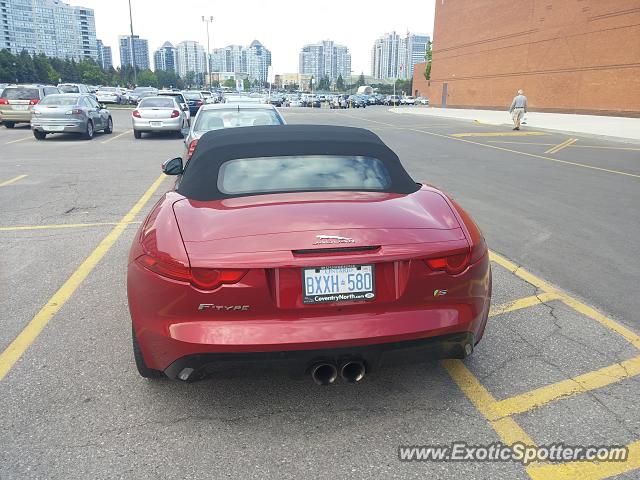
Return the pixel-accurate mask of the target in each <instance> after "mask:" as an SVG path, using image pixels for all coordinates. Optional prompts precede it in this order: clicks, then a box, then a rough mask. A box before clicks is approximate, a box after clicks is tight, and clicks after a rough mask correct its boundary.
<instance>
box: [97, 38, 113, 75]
mask: <svg viewBox="0 0 640 480" xmlns="http://www.w3.org/2000/svg"><path fill="white" fill-rule="evenodd" d="M96 44H97V47H98V59H97V62H98V65H100V66H101V67H102V68H103V69H105V70H107V69H109V68H111V67H113V55H112V54H111V47H108V46H106V45H105V44H103V43H102V40H96Z"/></svg>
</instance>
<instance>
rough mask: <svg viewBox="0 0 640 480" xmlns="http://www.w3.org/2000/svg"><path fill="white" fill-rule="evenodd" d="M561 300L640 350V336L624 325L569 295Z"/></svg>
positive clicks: (563, 296)
mask: <svg viewBox="0 0 640 480" xmlns="http://www.w3.org/2000/svg"><path fill="white" fill-rule="evenodd" d="M561 300H562V301H563V302H564V303H565V304H566V305H567V306H569V307H571V308H573V309H574V310H575V311H577V312H579V313H581V314H583V315H585V316H587V317H589V318H591V319H593V320H595V321H596V322H598V323H600V324H601V325H603V326H605V327H607V328H608V329H609V330H612V331H614V332H616V333H617V334H618V335H620V336H621V337H622V338H624V339H625V340H626V341H627V342H629V343H630V344H631V345H633V346H634V347H636V348H637V349H638V350H640V336H639V335H637V334H636V333H635V332H632V331H631V330H629V329H628V328H627V327H625V326H623V325H622V324H620V323H618V322H616V321H615V320H612V319H611V318H609V317H607V316H606V315H603V314H602V313H600V312H598V311H597V310H595V309H594V308H592V307H590V306H589V305H585V304H584V303H582V302H580V301H578V300H576V299H575V298H572V297H570V296H568V295H564V294H563V295H562V298H561Z"/></svg>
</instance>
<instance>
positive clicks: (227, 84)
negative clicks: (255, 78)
mask: <svg viewBox="0 0 640 480" xmlns="http://www.w3.org/2000/svg"><path fill="white" fill-rule="evenodd" d="M222 86H224V87H227V88H236V80H235V79H234V78H227V79H226V80H225V81H224V83H223V84H222Z"/></svg>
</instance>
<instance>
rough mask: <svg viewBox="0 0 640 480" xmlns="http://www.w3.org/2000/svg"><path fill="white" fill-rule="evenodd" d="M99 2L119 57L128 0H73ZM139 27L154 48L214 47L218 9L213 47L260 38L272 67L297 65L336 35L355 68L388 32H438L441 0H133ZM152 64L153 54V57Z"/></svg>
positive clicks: (100, 33)
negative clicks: (309, 47) (309, 48)
mask: <svg viewBox="0 0 640 480" xmlns="http://www.w3.org/2000/svg"><path fill="white" fill-rule="evenodd" d="M66 1H68V2H69V3H70V4H72V5H81V6H85V7H89V8H93V9H94V10H95V16H96V31H97V32H96V33H97V38H98V39H100V40H102V41H103V42H104V43H105V45H109V46H111V48H112V50H113V63H114V66H117V65H119V64H120V53H119V49H118V35H128V34H129V4H128V1H127V0H107V1H105V0H66ZM131 5H132V11H133V33H134V34H135V35H140V37H141V38H146V39H147V40H148V41H149V55H150V56H152V55H153V52H154V50H155V49H156V48H158V47H159V46H160V45H162V44H163V43H164V42H165V41H167V40H168V41H170V42H171V43H173V44H174V45H175V44H177V43H179V42H181V41H182V40H195V41H197V42H200V43H201V44H202V45H203V46H204V48H205V49H206V48H207V33H206V25H205V24H204V23H203V22H202V19H201V17H202V15H207V16H208V15H213V18H214V22H213V24H212V25H211V26H210V30H209V34H210V38H211V43H210V45H211V48H212V49H213V48H217V47H224V46H227V45H231V44H238V45H248V44H249V43H251V42H252V41H253V40H256V39H257V40H259V41H260V42H261V43H262V44H263V45H264V46H265V47H267V48H268V49H269V50H271V56H272V64H273V71H274V72H275V73H289V72H292V73H293V72H297V71H298V53H299V52H300V49H301V48H302V46H303V45H304V44H307V43H315V42H318V41H320V40H325V39H329V40H333V41H334V42H336V43H340V44H343V45H346V46H347V47H348V48H349V51H350V52H351V65H352V67H351V68H352V69H353V71H354V75H356V74H360V72H364V73H365V74H366V75H368V74H370V73H371V47H372V45H373V41H374V40H375V39H376V38H378V37H379V36H381V35H383V34H384V33H386V32H391V31H393V30H395V31H396V32H398V33H402V34H404V33H406V31H407V30H409V31H410V32H413V33H426V34H428V35H430V36H432V34H433V14H434V8H435V0H409V1H404V2H393V1H389V0H386V1H380V0H369V1H351V2H346V1H337V0H324V1H318V2H313V1H312V2H309V1H295V2H294V1H291V0H275V1H269V2H266V1H259V0H235V1H234V0H227V1H219V2H212V1H206V0H181V1H178V0H131ZM390 6H393V7H394V8H390ZM150 61H151V63H152V65H151V66H152V68H153V60H150Z"/></svg>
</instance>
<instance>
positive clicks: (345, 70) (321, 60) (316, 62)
mask: <svg viewBox="0 0 640 480" xmlns="http://www.w3.org/2000/svg"><path fill="white" fill-rule="evenodd" d="M298 71H299V72H300V73H301V74H304V75H313V76H314V78H316V79H320V78H323V77H329V80H330V81H332V82H334V81H336V79H337V78H338V77H339V76H342V78H345V79H346V78H347V77H348V76H349V75H350V74H351V54H350V53H349V49H348V48H347V47H345V46H344V45H338V44H335V43H333V41H332V40H323V41H322V42H319V43H314V44H309V45H305V46H304V47H302V50H301V51H300V56H299V63H298Z"/></svg>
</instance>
